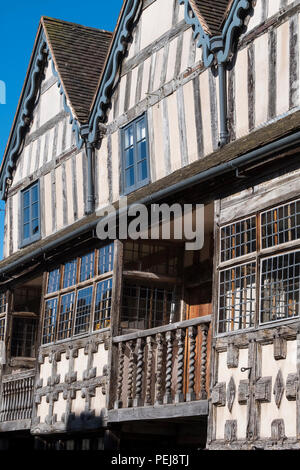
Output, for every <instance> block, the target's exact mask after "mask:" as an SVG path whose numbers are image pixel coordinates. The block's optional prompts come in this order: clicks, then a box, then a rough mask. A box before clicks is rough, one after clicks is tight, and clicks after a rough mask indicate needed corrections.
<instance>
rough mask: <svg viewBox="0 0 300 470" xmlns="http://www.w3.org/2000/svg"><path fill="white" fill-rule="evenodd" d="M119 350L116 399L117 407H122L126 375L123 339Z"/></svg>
mask: <svg viewBox="0 0 300 470" xmlns="http://www.w3.org/2000/svg"><path fill="white" fill-rule="evenodd" d="M118 351H119V370H118V388H117V399H116V401H115V406H114V407H115V409H118V408H122V406H123V403H122V400H121V398H122V385H123V375H124V352H125V343H123V342H122V341H121V342H120V343H119V344H118Z"/></svg>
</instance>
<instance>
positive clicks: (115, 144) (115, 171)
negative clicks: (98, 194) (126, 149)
mask: <svg viewBox="0 0 300 470" xmlns="http://www.w3.org/2000/svg"><path fill="white" fill-rule="evenodd" d="M119 135H120V133H119V132H114V133H113V134H112V136H111V151H112V192H113V200H114V201H116V200H117V199H119V196H120V188H119V179H120V174H119V173H120V170H119V167H120V165H119Z"/></svg>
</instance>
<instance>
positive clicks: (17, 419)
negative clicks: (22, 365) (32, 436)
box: [0, 369, 35, 432]
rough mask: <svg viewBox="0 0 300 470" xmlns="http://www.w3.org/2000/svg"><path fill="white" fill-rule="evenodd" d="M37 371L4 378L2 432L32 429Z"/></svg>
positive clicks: (0, 407) (0, 423) (1, 408)
mask: <svg viewBox="0 0 300 470" xmlns="http://www.w3.org/2000/svg"><path fill="white" fill-rule="evenodd" d="M34 377H35V370H34V369H31V370H28V371H26V372H22V373H17V374H11V375H7V376H3V377H2V391H1V398H0V400H1V401H0V431H2V432H3V431H17V430H23V429H30V425H31V416H32V405H33V386H34Z"/></svg>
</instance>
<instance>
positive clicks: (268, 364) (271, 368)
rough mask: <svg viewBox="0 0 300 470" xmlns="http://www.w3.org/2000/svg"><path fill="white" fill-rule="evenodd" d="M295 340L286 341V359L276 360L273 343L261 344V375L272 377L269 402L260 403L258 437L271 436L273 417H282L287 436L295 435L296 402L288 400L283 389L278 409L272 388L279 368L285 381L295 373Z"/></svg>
mask: <svg viewBox="0 0 300 470" xmlns="http://www.w3.org/2000/svg"><path fill="white" fill-rule="evenodd" d="M296 361H297V342H296V341H288V342H287V356H286V359H281V360H278V361H276V360H275V359H274V355H273V344H268V345H265V346H262V377H269V376H271V377H272V399H271V403H262V404H261V419H260V421H261V429H260V437H261V438H268V437H271V423H272V421H273V420H274V419H283V420H284V425H285V435H286V436H287V437H295V436H296V434H297V433H296V402H295V401H288V400H287V399H286V396H285V391H284V394H283V397H282V400H281V404H280V407H279V409H278V408H277V405H276V403H275V400H274V394H273V388H274V384H275V380H276V376H277V373H278V371H279V369H281V372H282V375H283V381H284V383H286V379H287V376H288V374H295V373H296Z"/></svg>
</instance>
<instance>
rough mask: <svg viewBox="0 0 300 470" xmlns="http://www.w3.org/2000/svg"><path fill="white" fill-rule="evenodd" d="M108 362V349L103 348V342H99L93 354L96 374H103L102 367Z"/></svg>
mask: <svg viewBox="0 0 300 470" xmlns="http://www.w3.org/2000/svg"><path fill="white" fill-rule="evenodd" d="M107 362H108V351H106V350H105V348H104V343H101V344H99V346H98V351H97V352H96V353H95V354H93V367H96V368H97V369H96V376H97V377H99V376H102V375H103V367H104V366H105V365H107Z"/></svg>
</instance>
